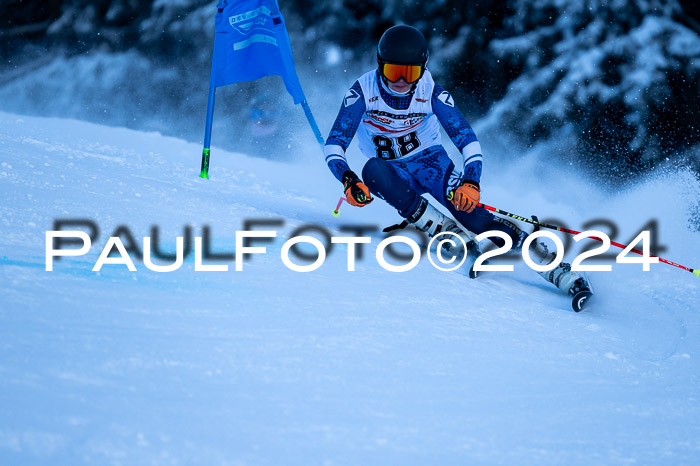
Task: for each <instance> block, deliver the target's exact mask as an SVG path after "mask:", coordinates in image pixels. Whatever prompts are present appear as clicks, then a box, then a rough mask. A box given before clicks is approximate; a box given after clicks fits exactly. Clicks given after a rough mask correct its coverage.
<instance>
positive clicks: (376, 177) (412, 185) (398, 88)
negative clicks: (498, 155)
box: [324, 25, 591, 311]
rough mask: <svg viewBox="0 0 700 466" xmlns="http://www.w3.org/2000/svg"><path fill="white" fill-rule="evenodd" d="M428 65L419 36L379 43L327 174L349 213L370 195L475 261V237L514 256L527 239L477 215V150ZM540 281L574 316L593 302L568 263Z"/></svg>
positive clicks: (542, 252) (391, 32) (333, 141)
mask: <svg viewBox="0 0 700 466" xmlns="http://www.w3.org/2000/svg"><path fill="white" fill-rule="evenodd" d="M427 62H428V44H427V42H426V40H425V37H424V36H423V34H422V33H421V32H420V31H419V30H418V29H415V28H413V27H411V26H407V25H399V26H394V27H391V28H389V29H388V30H387V31H386V32H385V33H384V34H383V35H382V37H381V39H380V40H379V44H378V46H377V64H378V67H377V69H375V70H372V71H369V72H367V73H365V74H364V75H362V76H361V77H360V78H359V79H358V80H357V81H355V83H354V84H353V85H352V87H351V88H350V89H349V90H348V91H347V93H346V94H345V98H344V99H343V103H342V105H341V107H340V112H339V113H338V116H337V118H336V120H335V123H334V124H333V128H332V129H331V132H330V134H329V136H328V139H327V140H326V145H325V149H324V153H325V156H326V162H327V163H328V167H329V168H330V170H331V172H332V173H333V174H334V175H335V177H336V178H337V179H338V180H339V181H340V182H341V183H343V189H344V191H345V196H346V198H347V202H348V203H349V204H351V205H353V206H357V207H363V206H366V205H367V204H369V203H370V202H372V201H373V197H372V196H373V195H374V196H377V197H379V198H381V199H384V200H385V201H386V202H388V203H389V204H390V205H391V206H393V207H394V208H395V209H396V210H397V211H398V213H399V215H401V216H402V217H404V218H405V222H404V223H403V224H402V226H406V225H407V224H408V223H411V224H413V225H414V226H415V227H416V228H418V229H419V230H422V231H424V232H426V233H427V234H428V236H431V237H432V236H435V235H436V234H438V233H440V232H445V231H447V232H450V233H454V234H457V235H459V236H460V237H462V238H463V239H464V241H465V243H466V244H467V246H468V249H469V250H470V251H476V253H477V255H478V254H479V251H478V248H477V245H476V242H475V241H474V240H473V238H474V236H475V235H476V234H479V233H483V232H485V231H490V230H500V231H502V232H505V233H506V234H507V235H509V236H510V237H511V238H512V239H513V245H514V248H515V249H516V250H517V249H519V248H520V247H521V246H522V244H523V241H524V240H525V238H526V236H527V233H525V232H524V231H523V230H521V229H520V228H518V226H516V225H515V224H513V223H512V222H510V221H508V220H505V219H503V218H500V217H496V216H495V215H493V214H492V213H491V212H489V211H487V210H485V209H483V208H481V207H477V204H478V203H479V201H480V192H481V186H480V184H479V181H480V178H481V171H482V153H481V146H480V145H479V142H478V140H477V138H476V135H475V134H474V131H473V130H472V128H471V126H470V125H469V123H467V121H466V119H465V118H464V116H463V115H462V113H461V112H460V111H459V109H458V108H457V106H456V105H455V102H454V99H453V97H452V95H451V94H450V93H449V92H448V91H446V90H444V89H443V88H442V87H441V86H440V85H439V84H436V83H435V82H434V81H433V78H432V76H431V74H430V71H428V70H427V69H426V64H427ZM438 122H439V124H442V126H443V128H444V129H445V131H446V132H447V134H448V135H449V137H450V139H451V140H452V142H453V143H454V144H455V145H456V146H457V148H458V149H459V151H460V152H461V154H462V158H463V164H462V166H460V167H456V166H455V164H454V163H453V162H452V161H451V159H450V158H449V156H448V155H447V152H445V149H444V147H443V146H442V145H441V140H440V139H441V138H440V128H439V126H438ZM358 128H359V144H360V150H361V151H362V152H363V154H364V155H366V156H367V157H368V158H369V160H368V161H367V163H366V164H365V166H364V168H363V169H362V179H360V177H358V176H357V174H355V172H353V171H352V170H351V169H350V166H349V165H348V163H347V160H346V158H345V151H346V150H347V148H348V146H349V145H350V141H351V140H352V138H353V137H354V136H355V133H356V132H357V131H358ZM362 180H364V182H363V181H362ZM425 193H429V194H431V195H432V196H433V197H434V198H435V199H436V200H437V201H438V202H439V203H440V204H442V205H443V206H445V207H446V208H447V210H448V211H449V212H450V214H451V215H452V217H453V218H450V217H448V216H446V215H444V214H443V213H441V212H440V211H439V210H438V209H437V208H435V206H433V205H432V204H430V202H428V200H427V199H426V198H425V197H423V196H422V194H425ZM455 219H456V220H457V222H459V224H461V225H459V224H458V223H456V222H455ZM491 240H492V241H493V242H494V243H496V245H498V246H499V247H500V246H502V245H503V240H502V239H500V238H493V239H491ZM533 249H534V250H535V251H534V252H535V255H536V259H535V260H538V261H539V262H540V263H541V264H549V263H550V262H551V261H552V260H553V259H554V257H555V255H554V254H551V253H549V252H548V250H547V248H546V246H545V245H544V244H541V243H539V244H538V245H537V247H535V248H533ZM538 273H539V274H540V275H541V276H542V277H543V278H545V279H546V280H547V281H549V282H551V283H553V284H554V285H555V286H557V287H558V288H559V289H560V290H562V291H563V292H565V293H569V294H571V295H572V296H576V298H577V299H574V304H573V305H574V310H576V311H580V310H581V308H582V306H583V303H584V302H585V301H586V299H580V298H581V297H584V296H583V295H582V294H581V293H584V294H585V298H587V297H589V296H590V295H591V293H590V287H589V285H588V283H587V282H586V280H585V279H584V278H583V277H581V276H580V275H579V274H578V273H576V272H573V271H571V267H570V265H569V264H567V263H561V264H559V265H558V266H557V267H556V268H554V269H553V270H551V271H549V272H538ZM470 276H471V275H470ZM577 302H578V303H579V304H578V305H577Z"/></svg>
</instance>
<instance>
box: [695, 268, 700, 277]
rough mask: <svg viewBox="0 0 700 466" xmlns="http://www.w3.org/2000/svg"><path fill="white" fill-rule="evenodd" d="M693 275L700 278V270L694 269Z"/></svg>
mask: <svg viewBox="0 0 700 466" xmlns="http://www.w3.org/2000/svg"><path fill="white" fill-rule="evenodd" d="M693 275H695V276H696V277H698V278H700V269H694V270H693Z"/></svg>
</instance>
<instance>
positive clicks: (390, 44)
mask: <svg viewBox="0 0 700 466" xmlns="http://www.w3.org/2000/svg"><path fill="white" fill-rule="evenodd" d="M377 61H378V62H379V63H380V64H381V63H382V62H384V63H400V64H405V65H418V64H420V65H422V66H425V64H426V63H427V62H428V41H426V40H425V37H424V36H423V33H422V32H420V31H419V30H418V29H416V28H414V27H412V26H408V25H406V24H400V25H398V26H392V27H390V28H389V29H387V30H386V31H385V32H384V34H383V35H382V38H381V39H379V44H377Z"/></svg>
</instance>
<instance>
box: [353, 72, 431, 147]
mask: <svg viewBox="0 0 700 466" xmlns="http://www.w3.org/2000/svg"><path fill="white" fill-rule="evenodd" d="M358 81H359V83H360V86H361V87H362V93H363V94H364V97H365V105H366V108H367V109H366V110H365V113H364V114H363V115H362V122H361V123H360V127H359V131H358V141H359V143H360V150H361V151H362V153H363V154H365V155H366V156H367V157H379V158H381V159H385V160H394V159H400V158H403V157H407V156H409V155H415V154H417V153H419V152H421V151H422V150H424V149H427V148H428V147H431V146H436V145H439V144H440V143H441V141H440V126H439V123H438V119H437V117H436V116H435V114H434V113H433V105H432V96H433V88H434V87H435V81H433V77H432V76H431V74H430V71H428V70H425V73H424V74H423V77H422V78H421V79H420V80H419V81H418V83H417V84H416V88H415V91H414V93H413V97H412V99H411V104H410V105H409V107H408V109H406V110H395V109H393V108H391V107H389V105H387V103H386V102H384V99H382V96H381V94H380V93H379V86H380V85H381V84H380V83H379V82H378V81H377V72H376V70H373V71H370V72H368V73H365V74H364V75H362V76H361V77H360V79H359V80H358Z"/></svg>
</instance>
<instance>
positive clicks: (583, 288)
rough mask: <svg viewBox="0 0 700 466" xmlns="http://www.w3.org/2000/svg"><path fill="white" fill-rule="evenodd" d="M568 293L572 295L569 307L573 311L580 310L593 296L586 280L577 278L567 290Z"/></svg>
mask: <svg viewBox="0 0 700 466" xmlns="http://www.w3.org/2000/svg"><path fill="white" fill-rule="evenodd" d="M569 294H570V295H572V298H571V307H572V308H573V310H574V312H581V311H583V310H584V309H585V308H586V306H587V305H588V303H589V301H590V299H591V297H592V296H593V290H592V289H591V286H590V285H589V284H588V282H587V280H585V279H583V278H579V279H578V280H576V282H575V283H574V286H572V287H571V289H570V290H569Z"/></svg>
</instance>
